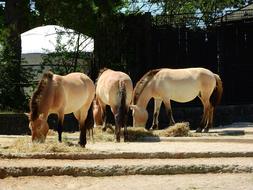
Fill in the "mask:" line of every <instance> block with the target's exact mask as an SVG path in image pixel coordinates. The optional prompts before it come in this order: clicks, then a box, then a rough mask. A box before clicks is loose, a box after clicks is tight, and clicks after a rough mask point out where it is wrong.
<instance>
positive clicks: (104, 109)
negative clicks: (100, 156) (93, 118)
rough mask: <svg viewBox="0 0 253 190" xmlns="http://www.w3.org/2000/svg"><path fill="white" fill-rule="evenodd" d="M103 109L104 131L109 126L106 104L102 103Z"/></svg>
mask: <svg viewBox="0 0 253 190" xmlns="http://www.w3.org/2000/svg"><path fill="white" fill-rule="evenodd" d="M101 110H102V119H103V126H102V131H106V128H107V123H106V122H107V121H106V120H107V117H106V105H101Z"/></svg>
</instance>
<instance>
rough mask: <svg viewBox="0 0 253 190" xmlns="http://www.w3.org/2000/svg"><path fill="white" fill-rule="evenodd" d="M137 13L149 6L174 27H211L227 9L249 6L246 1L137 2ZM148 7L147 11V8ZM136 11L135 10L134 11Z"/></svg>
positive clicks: (182, 0)
mask: <svg viewBox="0 0 253 190" xmlns="http://www.w3.org/2000/svg"><path fill="white" fill-rule="evenodd" d="M133 2H134V3H132V4H136V5H135V6H133V5H132V7H135V9H136V10H135V12H137V11H140V10H144V11H145V9H141V8H140V7H144V5H148V6H149V7H152V8H150V10H151V12H152V11H153V12H154V16H155V17H158V19H159V15H163V17H166V21H167V22H168V23H170V24H172V25H190V26H197V25H199V24H201V23H200V22H203V23H202V24H204V25H206V26H209V25H211V24H212V23H213V22H214V21H215V20H216V19H217V18H218V17H219V16H221V14H222V13H223V11H224V10H225V9H233V8H239V7H242V6H243V5H245V4H247V3H248V2H249V1H247V0H246V1H245V0H219V1H218V0H214V1H209V0H177V1H174V0H137V1H133ZM148 6H146V9H147V7H148ZM133 11H134V10H133Z"/></svg>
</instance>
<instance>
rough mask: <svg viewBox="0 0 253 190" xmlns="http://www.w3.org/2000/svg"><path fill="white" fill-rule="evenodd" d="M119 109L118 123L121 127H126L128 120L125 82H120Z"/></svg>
mask: <svg viewBox="0 0 253 190" xmlns="http://www.w3.org/2000/svg"><path fill="white" fill-rule="evenodd" d="M119 101H120V102H119V107H118V110H117V117H116V123H117V124H118V125H119V126H124V125H125V122H126V121H125V120H126V114H127V109H126V84H125V82H124V81H119Z"/></svg>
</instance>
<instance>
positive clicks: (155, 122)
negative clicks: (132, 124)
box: [151, 99, 162, 130]
mask: <svg viewBox="0 0 253 190" xmlns="http://www.w3.org/2000/svg"><path fill="white" fill-rule="evenodd" d="M161 104H162V100H161V99H155V101H154V114H153V124H152V127H151V129H153V130H155V129H158V116H159V112H160V108H161Z"/></svg>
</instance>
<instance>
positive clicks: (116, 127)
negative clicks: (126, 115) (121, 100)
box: [111, 106, 121, 142]
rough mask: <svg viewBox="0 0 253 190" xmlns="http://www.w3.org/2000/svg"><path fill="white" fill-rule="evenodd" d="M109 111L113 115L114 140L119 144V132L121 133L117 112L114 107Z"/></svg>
mask: <svg viewBox="0 0 253 190" xmlns="http://www.w3.org/2000/svg"><path fill="white" fill-rule="evenodd" d="M111 111H112V113H113V115H114V120H115V132H114V134H115V139H116V142H120V131H121V123H120V122H119V117H120V115H119V110H118V108H117V107H116V106H114V107H111Z"/></svg>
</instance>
